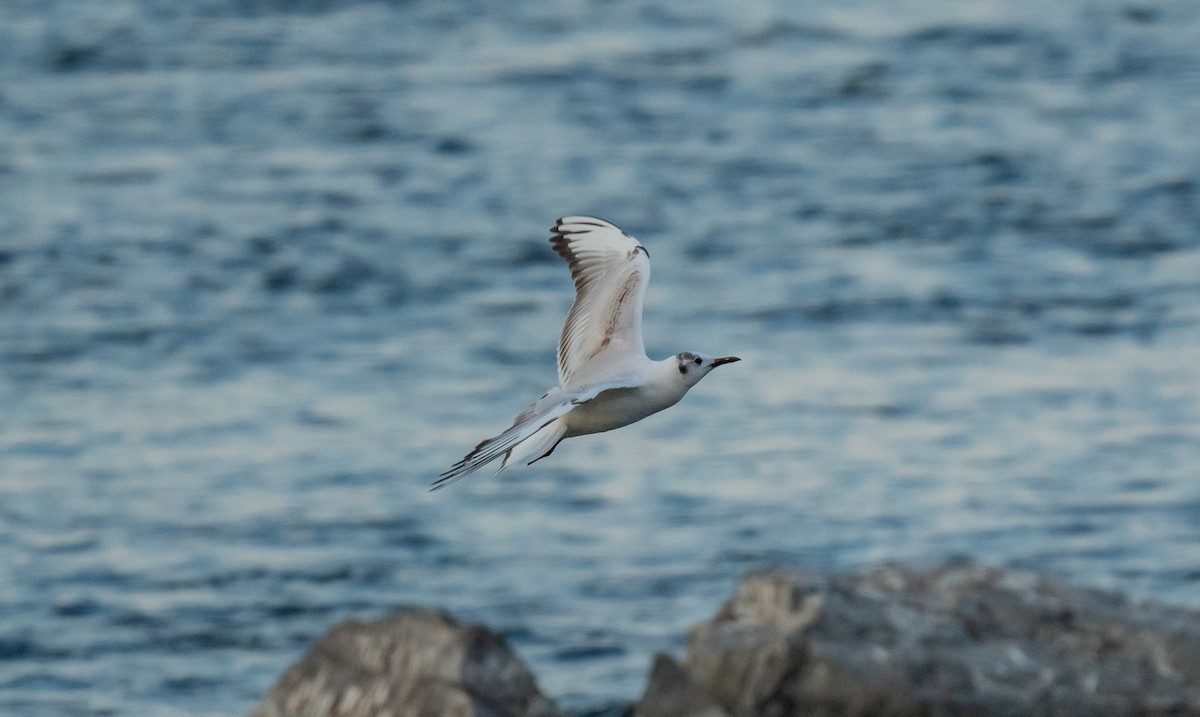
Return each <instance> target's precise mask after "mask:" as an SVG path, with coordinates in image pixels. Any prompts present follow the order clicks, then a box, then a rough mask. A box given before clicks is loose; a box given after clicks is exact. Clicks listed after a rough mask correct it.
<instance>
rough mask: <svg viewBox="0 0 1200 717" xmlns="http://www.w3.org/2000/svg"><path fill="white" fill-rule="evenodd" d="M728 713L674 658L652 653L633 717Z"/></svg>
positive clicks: (725, 716) (711, 716)
mask: <svg viewBox="0 0 1200 717" xmlns="http://www.w3.org/2000/svg"><path fill="white" fill-rule="evenodd" d="M685 715H686V717H729V715H728V713H727V712H725V710H724V709H722V708H721V705H719V704H717V703H716V701H715V700H713V698H712V697H710V696H709V695H708V692H707V691H706V690H704V689H703V688H702V687H700V686H699V685H697V684H696V683H695V682H694V681H692V678H691V677H690V676H689V675H688V673H687V671H686V670H684V669H683V668H682V667H681V666H680V665H679V663H678V662H676V661H675V660H673V659H671V658H670V656H668V655H664V654H662V653H659V654H657V655H655V656H654V666H653V667H651V668H650V679H649V681H648V683H647V684H646V692H645V694H643V695H642V699H641V701H640V702H638V704H637V706H636V707H635V708H634V710H633V717H684V716H685Z"/></svg>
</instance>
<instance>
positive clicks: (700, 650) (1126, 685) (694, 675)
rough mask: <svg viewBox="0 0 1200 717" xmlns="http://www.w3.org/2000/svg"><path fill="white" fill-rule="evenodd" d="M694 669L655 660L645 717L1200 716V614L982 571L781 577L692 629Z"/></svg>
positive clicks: (757, 582)
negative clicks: (678, 670) (724, 715)
mask: <svg viewBox="0 0 1200 717" xmlns="http://www.w3.org/2000/svg"><path fill="white" fill-rule="evenodd" d="M676 667H678V666H676ZM682 671H683V672H684V673H685V674H682V675H670V674H669V672H670V670H669V667H662V666H660V665H659V664H658V663H656V665H655V670H654V673H652V676H651V680H650V686H649V687H648V688H647V691H646V694H645V695H644V696H643V697H642V701H641V703H640V704H639V705H638V707H637V714H639V715H645V717H679V716H682V715H699V714H706V715H707V714H719V713H718V712H713V711H711V710H710V708H708V707H705V706H703V705H704V702H703V700H704V699H705V698H707V699H710V700H711V701H712V702H714V703H715V704H716V705H719V706H720V707H721V708H723V709H724V710H725V711H726V712H728V713H729V714H730V715H734V716H735V717H743V716H749V715H756V716H757V715H765V716H768V717H789V716H792V715H796V716H798V715H840V716H844V717H854V716H858V715H862V716H866V715H888V716H902V715H914V716H915V715H1005V716H1008V715H1012V716H1014V717H1015V716H1017V715H1021V716H1024V715H1035V716H1036V715H1047V716H1050V715H1053V716H1055V717H1072V716H1075V715H1078V716H1080V717H1083V716H1088V717H1090V716H1093V715H1106V716H1107V715H1114V716H1115V715H1143V716H1145V715H1164V716H1165V715H1172V716H1179V715H1200V611H1196V610H1190V609H1186V608H1180V607H1170V606H1164V605H1160V604H1156V603H1152V602H1140V603H1133V602H1130V601H1128V600H1126V599H1124V598H1123V597H1121V596H1119V595H1115V594H1112V593H1107V592H1103V591H1099V590H1092V589H1084V588H1075V587H1070V586H1067V585H1064V584H1062V583H1060V582H1057V581H1054V580H1051V579H1047V578H1042V577H1038V576H1035V575H1032V574H1029V573H1025V572H1020V571H1009V570H1000V569H994V568H986V567H982V566H979V565H977V564H975V563H973V562H970V561H954V562H951V563H948V564H946V565H942V566H940V567H937V568H934V569H930V570H923V571H920V570H913V569H906V568H900V567H891V566H888V567H882V568H878V569H875V570H871V571H868V572H865V573H862V574H857V575H840V576H822V575H813V574H807V573H802V572H794V571H783V570H775V571H767V572H761V573H752V574H750V575H748V576H746V577H745V578H744V579H743V581H742V583H741V586H740V587H739V590H738V592H737V594H736V595H735V596H734V597H733V598H731V599H730V600H729V601H728V602H726V603H725V605H724V606H723V607H722V608H721V609H720V611H719V612H718V613H717V615H716V616H715V617H714V618H713V619H712V620H711V621H709V622H706V623H702V624H700V625H697V626H696V627H695V628H693V630H692V631H691V633H690V635H689V640H688V649H687V658H686V660H685V663H684V665H683V667H682ZM671 695H686V698H680V699H677V700H676V702H677V704H679V705H680V706H679V708H678V709H674V710H672V709H670V708H669V705H670V704H671V698H670V696H671ZM695 705H701V707H696V706H695ZM704 710H710V711H704Z"/></svg>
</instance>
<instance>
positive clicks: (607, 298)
mask: <svg viewBox="0 0 1200 717" xmlns="http://www.w3.org/2000/svg"><path fill="white" fill-rule="evenodd" d="M550 232H551V237H550V245H551V246H552V247H554V251H556V252H558V254H559V255H560V256H562V257H563V258H564V259H566V260H567V265H568V266H569V267H570V268H571V278H572V279H574V280H575V303H574V304H573V305H572V306H571V312H570V314H568V315H567V323H566V324H565V325H564V326H563V330H562V336H561V337H560V338H559V341H558V380H559V383H560V384H561V385H562V386H564V387H566V386H570V385H571V384H572V380H571V379H572V377H580V374H581V371H580V369H581V368H582V367H584V366H586V365H587V364H589V363H590V362H591V361H593V360H596V359H597V358H598V357H600V356H601V355H603V356H604V359H603V361H604V365H605V366H611V367H612V369H613V370H616V371H620V370H621V368H622V367H623V366H625V365H626V362H627V360H628V359H630V358H644V357H645V356H646V347H645V344H644V343H643V342H642V302H643V299H644V298H645V296H646V284H647V283H648V282H649V281H650V254H649V252H647V251H646V248H645V247H643V246H642V245H641V244H640V243H638V240H637V239H634V238H633V237H631V236H629V235H628V234H626V233H625V232H623V231H621V230H620V229H618V228H617V227H615V226H613V225H612V224H609V223H608V222H606V221H604V220H603V219H597V218H596V217H563V218H561V219H559V220H558V221H556V222H555V223H554V227H553V228H552V229H551V230H550ZM583 373H586V374H587V376H586V378H587V381H588V382H589V383H590V382H592V381H595V380H596V379H598V378H600V377H601V376H603V374H604V373H605V371H586V372H583Z"/></svg>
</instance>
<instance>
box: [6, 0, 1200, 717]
mask: <svg viewBox="0 0 1200 717" xmlns="http://www.w3.org/2000/svg"><path fill="white" fill-rule="evenodd" d="M1197 37H1200V6H1197V5H1196V4H1195V3H1192V2H1190V1H1184V0H1179V1H1176V2H1172V1H1170V0H1164V1H1163V2H1155V3H1141V2H1105V1H1102V0H1098V1H1095V2H1089V1H1085V0H1066V1H1065V2H1060V3H1056V4H1053V7H1051V6H1050V5H1047V4H1045V3H1041V2H1032V1H1031V0H1019V1H1017V2H1000V1H999V0H997V1H995V2H991V1H988V2H973V3H961V2H957V1H951V0H931V1H930V2H916V1H910V2H900V3H895V2H884V1H883V0H877V1H873V2H871V1H866V0H860V1H858V2H850V3H847V2H844V1H842V0H828V1H824V2H810V3H784V2H776V3H772V2H752V3H732V4H731V3H725V2H666V3H645V4H641V3H635V2H595V3H590V2H553V3H552V2H528V3H520V4H517V5H511V6H510V5H501V6H497V7H494V8H493V7H490V6H487V7H484V6H479V5H477V4H474V3H465V2H455V1H449V2H446V1H442V2H436V3H435V2H423V1H421V0H417V1H415V2H352V1H350V0H346V1H344V2H337V1H334V0H311V1H306V0H295V1H286V0H205V1H202V2H195V3H176V2H167V1H166V0H126V1H116V2H111V1H105V2H100V1H98V0H97V1H95V2H77V1H75V2H67V1H66V0H60V1H58V2H54V1H49V2H44V1H38V2H32V1H26V2H23V1H21V0H13V1H11V2H7V3H4V4H0V405H2V406H3V407H4V408H3V411H2V412H0V712H2V713H7V714H21V715H29V716H37V715H98V714H155V715H172V714H178V715H185V714H187V715H193V714H212V715H218V714H220V715H226V714H242V713H245V712H246V711H248V710H249V709H250V707H251V705H252V704H253V703H254V701H255V700H256V699H257V698H258V696H259V695H261V694H262V692H263V691H265V690H266V689H267V687H269V686H270V684H271V683H272V682H273V681H274V679H275V678H276V676H277V675H278V674H279V673H280V672H281V671H282V670H283V669H284V668H285V667H286V666H287V665H288V664H290V663H291V662H292V661H294V660H296V659H297V658H298V657H299V656H300V655H301V654H302V653H303V652H304V650H305V649H306V648H307V647H308V646H309V645H310V644H311V643H312V641H313V640H314V639H316V638H317V637H318V636H320V635H321V634H322V633H323V632H324V631H325V630H326V629H328V628H329V627H330V626H331V625H332V624H334V623H335V622H337V621H339V620H343V619H346V618H350V617H371V616H377V615H379V614H382V613H384V612H387V611H388V610H390V609H393V608H395V607H397V606H400V605H404V604H413V603H416V604H423V605H430V606H443V607H446V608H448V609H450V610H452V611H454V612H455V613H456V614H458V615H459V616H461V617H464V618H466V619H469V620H474V621H482V622H485V623H487V624H488V625H491V626H493V627H495V628H497V629H500V630H502V631H503V632H504V633H505V634H506V635H507V636H508V638H509V639H510V641H511V642H512V644H513V645H514V646H515V647H516V648H517V650H518V651H519V652H520V654H521V655H522V656H523V657H524V658H525V659H526V660H528V661H529V662H530V663H531V665H532V667H533V668H534V670H535V672H536V673H537V675H538V677H539V680H540V682H541V684H542V686H543V688H544V689H545V690H546V691H547V692H549V693H550V694H551V695H553V696H554V697H555V698H556V699H557V700H558V701H559V702H560V704H562V705H564V706H566V707H568V708H570V709H573V710H579V711H584V710H594V709H601V708H604V707H605V706H608V705H613V704H615V703H617V702H619V701H621V700H627V699H632V698H634V697H636V695H637V694H638V692H639V691H640V690H641V688H642V686H643V680H644V675H645V673H646V670H647V667H648V665H649V662H650V659H651V656H652V653H653V652H654V651H655V650H662V649H667V650H675V651H678V650H679V649H680V648H681V647H682V645H683V640H684V634H685V631H686V628H687V626H688V625H690V624H691V623H693V622H695V621H697V620H700V619H703V618H704V617H706V616H708V615H710V614H711V613H712V611H713V610H714V609H715V608H716V606H717V605H718V604H719V602H720V600H721V599H723V598H724V597H725V596H726V595H727V594H728V593H729V591H730V589H731V587H732V586H733V585H734V584H735V582H736V580H737V579H738V577H739V576H740V575H741V574H742V573H743V572H744V571H745V570H747V569H750V568H753V567H758V566H764V565H769V564H775V563H789V564H795V565H800V566H804V567H808V568H814V569H853V568H856V567H860V566H864V565H868V564H873V563H875V562H877V561H882V560H892V559H895V560H911V561H931V560H935V559H938V558H942V557H945V556H950V555H956V554H966V555H970V556H973V557H976V558H978V559H981V560H984V561H988V562H995V563H1015V564H1018V565H1024V566H1032V567H1036V568H1039V569H1045V570H1048V571H1053V572H1056V573H1060V574H1063V575H1066V576H1069V577H1070V578H1072V579H1074V580H1077V581H1081V582H1085V583H1089V584H1095V585H1102V586H1107V587H1113V588H1117V589H1120V590H1123V591H1126V592H1130V593H1133V594H1135V595H1139V596H1146V597H1153V598H1158V599H1163V600H1169V601H1173V602H1179V603H1185V604H1191V605H1200V482H1198V481H1197V467H1198V466H1200V238H1198V237H1200V232H1198V228H1200V184H1198V182H1200V132H1197V131H1196V128H1197V127H1200V43H1197V42H1196V39H1197ZM576 212H586V213H595V214H598V215H600V216H604V217H606V218H608V219H610V220H612V221H614V222H616V223H618V224H620V225H621V226H623V227H624V228H626V229H627V230H628V231H630V232H631V233H633V234H635V235H637V236H638V237H639V238H641V239H642V241H643V242H644V243H645V244H646V246H647V247H648V248H649V250H650V253H651V254H652V256H653V257H654V267H655V276H654V279H653V282H652V285H651V287H650V291H649V295H648V313H647V316H646V330H647V345H648V348H649V350H650V353H651V354H652V355H653V356H655V357H661V356H665V355H668V354H671V353H675V352H677V351H680V350H685V349H688V350H699V351H703V352H706V353H709V354H718V355H720V354H726V353H730V354H738V355H740V356H741V357H742V358H743V361H742V362H741V363H739V364H736V365H735V366H731V367H729V368H723V369H721V370H720V371H718V372H716V373H715V374H713V375H712V376H710V377H709V378H708V379H706V380H705V381H704V382H703V383H702V384H700V385H699V386H698V387H697V388H696V389H695V390H694V391H693V392H692V393H691V394H690V395H689V396H688V397H687V398H686V399H685V400H684V401H683V403H682V404H680V406H678V407H676V408H675V409H672V410H670V411H668V412H665V413H663V414H660V415H658V416H655V417H653V418H651V419H648V420H646V421H645V422H643V423H641V424H638V425H637V427H636V428H635V429H626V430H623V431H618V432H614V433H611V434H606V435H603V436H593V437H587V438H582V439H575V440H572V441H568V442H567V443H565V444H563V446H561V447H560V448H559V449H558V451H556V452H555V454H554V456H553V458H552V459H549V460H547V461H544V462H542V463H539V464H538V465H537V466H535V467H533V468H531V469H528V470H524V471H506V472H505V473H504V474H502V475H501V476H499V477H496V478H492V477H490V476H488V475H484V474H480V475H476V476H473V477H472V478H471V480H468V481H463V482H462V483H459V484H456V485H454V486H453V487H452V488H451V489H448V490H445V491H440V492H437V493H432V494H431V493H428V492H426V488H427V486H428V483H429V481H430V480H431V479H432V478H433V477H434V476H436V474H437V473H438V472H440V471H441V470H443V469H444V468H445V467H447V466H448V465H449V464H450V463H452V462H453V461H455V460H456V459H458V458H459V457H460V456H461V455H462V453H463V452H464V451H465V450H466V449H467V448H469V447H470V446H471V445H474V443H475V442H476V441H478V440H479V439H481V438H483V437H485V436H487V435H490V434H492V433H494V432H496V431H498V430H499V429H501V428H503V427H505V426H506V425H507V424H508V422H509V421H510V420H511V418H512V416H513V415H514V414H515V413H516V412H518V411H519V410H520V409H521V408H523V407H524V405H525V404H526V402H527V401H529V400H531V399H533V398H535V397H536V396H538V395H540V393H541V392H542V391H543V390H545V389H546V388H548V387H549V386H550V384H551V383H552V382H553V380H554V356H553V352H554V343H555V340H556V338H557V335H558V330H559V327H560V324H561V321H562V319H563V317H564V316H565V314H566V310H567V308H568V306H569V303H570V292H571V287H570V281H569V278H568V276H567V272H566V270H565V267H564V266H563V265H562V264H561V263H560V261H559V260H558V258H557V257H556V256H554V255H553V253H552V252H551V251H550V250H549V247H548V244H547V242H546V238H547V233H546V229H547V227H549V226H550V224H551V223H552V222H553V220H554V218H555V217H557V216H559V215H562V214H568V213H576Z"/></svg>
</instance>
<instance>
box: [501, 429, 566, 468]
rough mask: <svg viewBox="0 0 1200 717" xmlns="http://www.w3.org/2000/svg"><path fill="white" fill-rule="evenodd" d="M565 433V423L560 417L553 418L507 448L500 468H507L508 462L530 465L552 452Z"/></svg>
mask: <svg viewBox="0 0 1200 717" xmlns="http://www.w3.org/2000/svg"><path fill="white" fill-rule="evenodd" d="M566 435H567V425H566V423H565V422H564V421H563V419H561V418H556V419H554V420H553V421H551V422H550V423H548V424H546V425H545V426H542V427H541V429H540V430H538V432H537V433H535V434H533V435H532V436H530V437H529V438H526V439H525V440H523V441H521V442H520V443H518V444H517V445H515V446H513V447H512V448H510V449H508V452H507V453H505V454H504V462H503V463H501V464H500V470H501V471H502V470H504V469H505V468H507V467H508V464H509V463H510V462H511V463H514V464H517V463H524V464H526V465H530V464H532V463H534V462H535V461H540V460H541V459H543V458H545V457H546V456H548V455H550V454H551V453H553V452H554V449H555V448H556V447H558V444H559V442H560V441H562V439H563V438H564V437H566ZM496 472H497V473H499V472H500V471H496Z"/></svg>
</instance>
